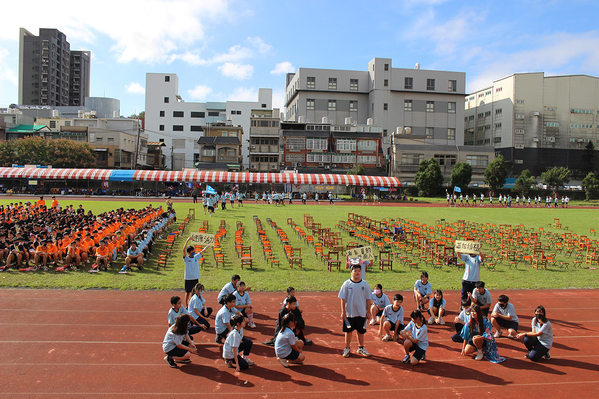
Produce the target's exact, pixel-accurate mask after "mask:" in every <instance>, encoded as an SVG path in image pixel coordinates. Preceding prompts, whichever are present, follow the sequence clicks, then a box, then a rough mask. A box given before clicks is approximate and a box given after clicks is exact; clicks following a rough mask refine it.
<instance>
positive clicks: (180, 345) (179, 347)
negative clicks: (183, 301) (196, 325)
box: [162, 314, 197, 367]
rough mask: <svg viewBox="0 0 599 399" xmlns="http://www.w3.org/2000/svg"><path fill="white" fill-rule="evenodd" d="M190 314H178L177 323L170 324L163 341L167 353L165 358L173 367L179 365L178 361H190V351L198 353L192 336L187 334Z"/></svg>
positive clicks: (163, 348)
mask: <svg viewBox="0 0 599 399" xmlns="http://www.w3.org/2000/svg"><path fill="white" fill-rule="evenodd" d="M189 319H190V317H189V315H188V314H182V315H179V316H177V319H176V320H175V323H174V324H173V325H171V326H169V328H168V330H167V331H166V335H165V336H164V340H163V341H162V350H163V351H164V353H165V354H166V356H165V357H164V360H165V361H166V362H167V363H168V365H169V366H171V367H177V363H176V362H178V363H189V362H191V360H190V357H191V355H190V353H197V348H196V346H195V345H194V343H193V341H192V340H191V337H190V336H189V335H188V334H187V325H188V324H189Z"/></svg>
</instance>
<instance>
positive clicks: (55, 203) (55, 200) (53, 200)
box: [52, 196, 60, 209]
mask: <svg viewBox="0 0 599 399" xmlns="http://www.w3.org/2000/svg"><path fill="white" fill-rule="evenodd" d="M52 208H56V209H60V206H59V205H58V200H57V199H56V197H54V196H52Z"/></svg>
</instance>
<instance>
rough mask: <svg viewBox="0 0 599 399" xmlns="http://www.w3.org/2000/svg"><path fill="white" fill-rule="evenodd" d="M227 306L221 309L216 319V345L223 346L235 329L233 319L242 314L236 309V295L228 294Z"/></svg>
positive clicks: (226, 298)
mask: <svg viewBox="0 0 599 399" xmlns="http://www.w3.org/2000/svg"><path fill="white" fill-rule="evenodd" d="M224 301H225V305H224V306H223V307H222V308H220V310H219V311H218V313H217V314H216V316H215V317H214V331H215V332H216V343H217V344H222V343H223V340H224V339H226V338H227V335H229V332H230V331H231V330H232V329H233V327H232V326H231V319H232V318H233V316H235V315H236V314H241V313H240V312H238V311H237V310H236V309H235V295H233V294H227V296H226V297H225V299H224Z"/></svg>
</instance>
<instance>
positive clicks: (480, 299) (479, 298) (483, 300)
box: [472, 288, 493, 306]
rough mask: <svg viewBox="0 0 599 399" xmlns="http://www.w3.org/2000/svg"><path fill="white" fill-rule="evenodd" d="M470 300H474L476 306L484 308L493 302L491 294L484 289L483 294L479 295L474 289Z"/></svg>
mask: <svg viewBox="0 0 599 399" xmlns="http://www.w3.org/2000/svg"><path fill="white" fill-rule="evenodd" d="M472 298H474V299H476V304H477V305H478V306H485V305H486V304H488V303H491V302H493V299H492V298H491V292H489V290H488V289H486V288H485V293H484V294H480V293H479V292H478V289H476V288H475V289H474V291H472Z"/></svg>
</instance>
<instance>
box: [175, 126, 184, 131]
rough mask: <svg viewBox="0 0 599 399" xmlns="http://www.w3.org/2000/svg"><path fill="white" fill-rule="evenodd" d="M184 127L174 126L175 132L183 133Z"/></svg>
mask: <svg viewBox="0 0 599 399" xmlns="http://www.w3.org/2000/svg"><path fill="white" fill-rule="evenodd" d="M182 131H183V125H173V132H182Z"/></svg>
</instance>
